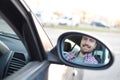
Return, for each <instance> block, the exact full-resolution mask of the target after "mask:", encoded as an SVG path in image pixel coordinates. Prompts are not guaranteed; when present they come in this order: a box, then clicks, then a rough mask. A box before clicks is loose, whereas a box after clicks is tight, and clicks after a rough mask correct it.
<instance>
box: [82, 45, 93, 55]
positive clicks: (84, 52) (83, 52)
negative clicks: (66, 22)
mask: <svg viewBox="0 0 120 80" xmlns="http://www.w3.org/2000/svg"><path fill="white" fill-rule="evenodd" d="M82 47H87V48H91V47H90V46H89V45H87V44H83V45H82ZM81 52H82V54H89V53H91V52H92V51H87V52H86V51H84V50H82V51H81Z"/></svg>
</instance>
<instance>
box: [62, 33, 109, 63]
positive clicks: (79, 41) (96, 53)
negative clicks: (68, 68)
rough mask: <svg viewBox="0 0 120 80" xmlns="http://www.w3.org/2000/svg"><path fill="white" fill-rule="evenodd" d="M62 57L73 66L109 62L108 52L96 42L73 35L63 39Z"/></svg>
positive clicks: (86, 37)
mask: <svg viewBox="0 0 120 80" xmlns="http://www.w3.org/2000/svg"><path fill="white" fill-rule="evenodd" d="M62 47H63V49H62V56H63V58H64V59H65V60H66V61H69V62H71V63H74V64H102V65H106V64H108V63H109V61H110V53H109V50H108V49H107V48H106V47H105V46H104V45H103V44H102V43H101V42H99V41H98V40H96V39H94V38H92V37H90V36H86V35H79V36H78V35H73V36H68V37H67V38H65V40H64V42H63V45H62Z"/></svg>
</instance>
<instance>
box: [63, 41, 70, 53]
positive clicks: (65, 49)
mask: <svg viewBox="0 0 120 80" xmlns="http://www.w3.org/2000/svg"><path fill="white" fill-rule="evenodd" d="M64 51H66V52H69V51H71V44H70V43H69V42H65V43H64Z"/></svg>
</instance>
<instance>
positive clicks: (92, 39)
mask: <svg viewBox="0 0 120 80" xmlns="http://www.w3.org/2000/svg"><path fill="white" fill-rule="evenodd" d="M82 38H86V39H90V40H94V41H96V40H95V39H93V38H91V37H88V36H82Z"/></svg>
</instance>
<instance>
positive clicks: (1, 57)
mask: <svg viewBox="0 0 120 80" xmlns="http://www.w3.org/2000/svg"><path fill="white" fill-rule="evenodd" d="M29 60H30V57H29V55H28V52H27V51H26V48H25V47H24V45H23V43H22V42H21V40H20V39H19V38H15V37H9V36H5V35H2V34H0V69H1V70H0V80H1V79H3V78H5V77H7V76H9V75H11V74H13V73H14V72H16V71H18V70H19V69H21V68H22V67H23V66H25V65H26V64H27V63H28V62H29Z"/></svg>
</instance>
